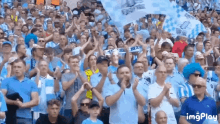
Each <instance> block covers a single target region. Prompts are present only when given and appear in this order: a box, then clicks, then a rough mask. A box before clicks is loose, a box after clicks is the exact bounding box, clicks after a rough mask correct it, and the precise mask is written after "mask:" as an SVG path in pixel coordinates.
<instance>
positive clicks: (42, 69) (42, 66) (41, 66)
mask: <svg viewBox="0 0 220 124" xmlns="http://www.w3.org/2000/svg"><path fill="white" fill-rule="evenodd" d="M39 69H40V72H44V73H47V71H48V64H47V62H46V61H41V62H40V63H39Z"/></svg>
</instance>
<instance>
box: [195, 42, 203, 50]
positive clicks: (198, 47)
mask: <svg viewBox="0 0 220 124" xmlns="http://www.w3.org/2000/svg"><path fill="white" fill-rule="evenodd" d="M202 49H203V43H198V44H197V47H196V50H197V51H200V52H202Z"/></svg>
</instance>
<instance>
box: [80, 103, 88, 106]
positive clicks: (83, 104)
mask: <svg viewBox="0 0 220 124" xmlns="http://www.w3.org/2000/svg"><path fill="white" fill-rule="evenodd" d="M80 106H89V103H80Z"/></svg>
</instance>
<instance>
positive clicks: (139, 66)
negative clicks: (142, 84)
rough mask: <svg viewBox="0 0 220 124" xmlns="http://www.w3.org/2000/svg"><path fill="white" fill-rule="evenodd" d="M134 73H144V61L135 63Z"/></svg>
mask: <svg viewBox="0 0 220 124" xmlns="http://www.w3.org/2000/svg"><path fill="white" fill-rule="evenodd" d="M134 73H135V74H136V75H137V74H143V73H144V65H143V64H142V63H136V64H135V65H134Z"/></svg>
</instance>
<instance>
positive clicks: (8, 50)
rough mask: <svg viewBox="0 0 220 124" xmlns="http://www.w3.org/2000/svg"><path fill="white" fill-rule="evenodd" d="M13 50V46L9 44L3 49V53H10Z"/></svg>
mask: <svg viewBox="0 0 220 124" xmlns="http://www.w3.org/2000/svg"><path fill="white" fill-rule="evenodd" d="M11 50H12V47H11V45H9V44H5V45H3V47H2V51H3V52H4V53H10V52H11Z"/></svg>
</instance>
